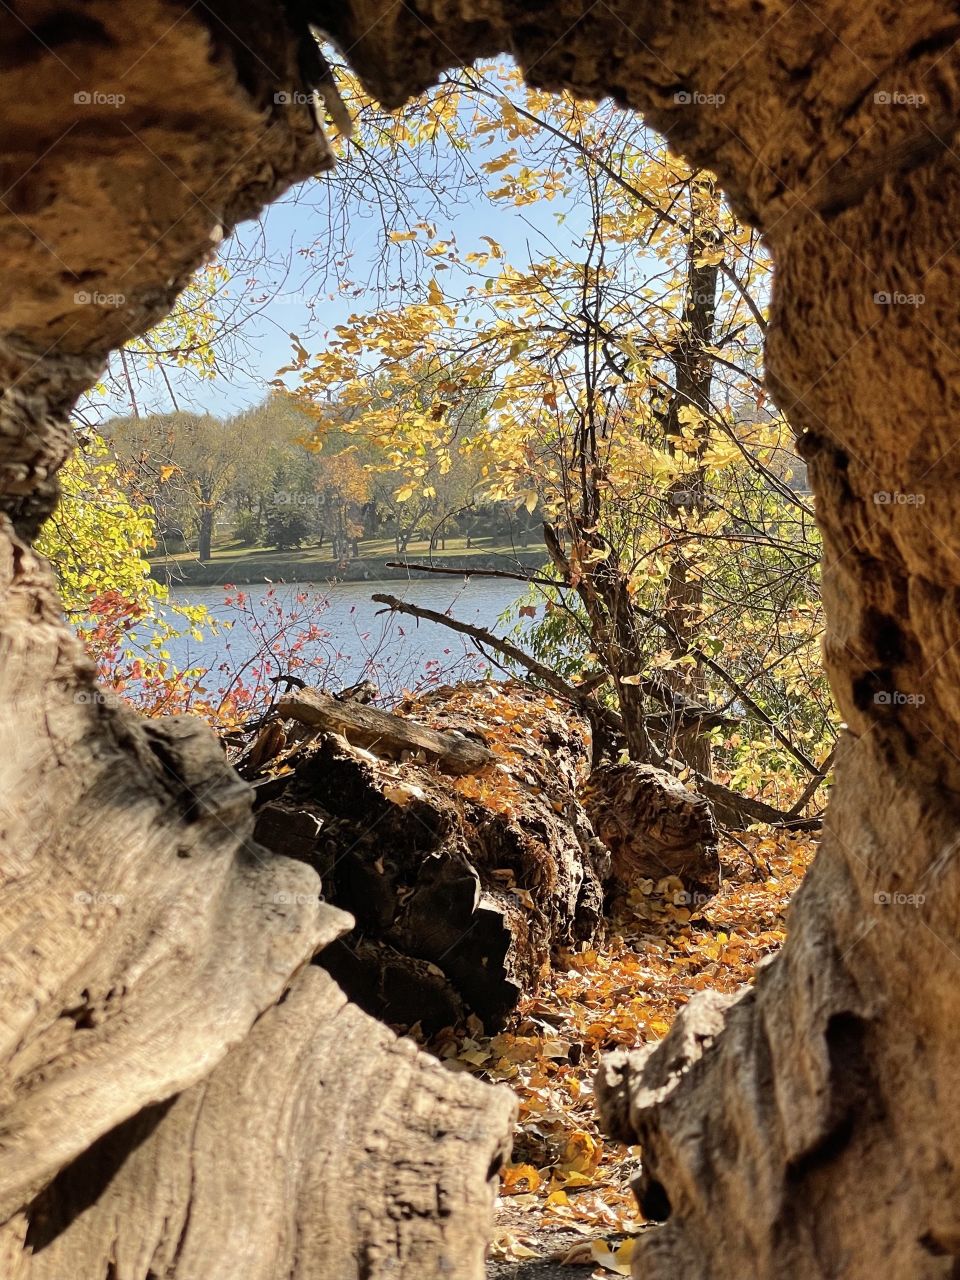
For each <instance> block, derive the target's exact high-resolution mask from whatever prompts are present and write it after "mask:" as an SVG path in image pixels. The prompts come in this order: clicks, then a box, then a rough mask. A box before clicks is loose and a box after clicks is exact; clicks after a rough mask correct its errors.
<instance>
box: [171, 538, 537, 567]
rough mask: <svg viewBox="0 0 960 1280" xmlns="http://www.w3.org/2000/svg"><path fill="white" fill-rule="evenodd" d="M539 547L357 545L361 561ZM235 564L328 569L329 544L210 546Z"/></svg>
mask: <svg viewBox="0 0 960 1280" xmlns="http://www.w3.org/2000/svg"><path fill="white" fill-rule="evenodd" d="M542 548H543V543H542V542H540V541H539V540H536V541H534V540H531V542H530V544H529V545H528V546H527V547H523V546H521V545H520V544H519V543H511V542H509V541H506V540H505V539H504V538H502V537H490V538H473V539H472V540H471V545H470V547H468V546H467V540H466V538H448V539H447V545H446V548H445V549H444V550H440V549H439V548H438V549H437V550H436V551H434V552H433V553H432V555H431V552H430V543H429V541H428V540H427V539H426V538H424V539H420V540H417V541H412V542H410V543H409V545H408V547H407V550H406V553H402V554H400V555H397V550H396V544H395V543H394V541H393V539H392V538H367V539H365V540H363V541H361V543H360V556H359V558H360V559H361V560H375V561H377V562H383V561H384V560H404V559H406V560H425V559H427V558H428V557H429V558H431V559H433V560H444V559H453V560H466V559H468V558H470V557H471V556H484V557H486V556H495V555H503V556H513V555H517V554H518V553H522V552H524V551H527V552H531V551H532V552H536V551H539V550H540V549H542ZM196 559H197V553H196V552H195V551H179V552H177V553H176V554H174V555H169V556H154V557H153V563H154V564H155V565H163V564H184V563H188V562H190V561H193V562H195V561H196ZM234 561H235V562H236V563H237V564H238V565H243V566H249V567H251V568H252V567H254V566H255V565H256V564H257V563H259V562H260V561H269V562H270V563H271V564H289V565H311V566H314V565H316V566H325V567H329V566H330V565H331V564H332V563H333V561H332V559H331V555H330V544H329V543H327V544H326V545H324V546H323V547H318V546H317V545H316V543H309V542H308V543H305V544H304V546H302V547H300V548H298V549H297V550H295V551H277V549H276V548H275V547H262V546H246V547H245V546H243V545H242V544H241V543H239V542H221V543H218V544H216V545H215V546H214V548H213V554H212V557H211V561H210V563H214V562H216V563H218V564H223V563H224V562H234Z"/></svg>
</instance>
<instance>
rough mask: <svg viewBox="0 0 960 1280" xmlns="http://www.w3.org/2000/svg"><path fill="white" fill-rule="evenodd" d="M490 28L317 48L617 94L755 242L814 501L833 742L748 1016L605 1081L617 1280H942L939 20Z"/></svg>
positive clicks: (361, 16) (954, 863) (843, 16)
mask: <svg viewBox="0 0 960 1280" xmlns="http://www.w3.org/2000/svg"><path fill="white" fill-rule="evenodd" d="M448 12H449V19H448V20H447V21H444V15H445V14H446V13H448ZM454 12H455V13H456V17H454ZM611 14H612V21H611ZM375 15H376V17H379V18H380V19H381V22H380V23H379V24H377V23H375V22H374V16H375ZM483 15H484V16H483V19H482V20H481V21H479V22H478V25H477V27H476V28H473V29H471V30H470V32H469V35H468V34H467V29H466V28H465V27H464V26H463V25H462V22H461V21H460V19H461V17H462V10H461V9H459V8H458V7H457V6H453V5H450V6H449V10H447V9H446V8H445V7H444V6H438V5H435V6H434V7H433V8H432V9H431V20H432V22H433V23H435V24H437V28H439V31H440V32H441V33H442V36H441V39H437V38H436V37H435V35H434V30H433V29H431V28H430V27H429V26H428V27H422V26H421V25H419V24H418V22H417V20H416V19H415V18H414V17H413V16H412V15H411V16H408V10H407V9H402V10H389V11H388V6H387V3H386V0H364V3H362V4H361V3H360V0H355V2H354V3H353V4H352V5H350V6H349V7H347V8H346V9H345V10H343V12H342V15H341V16H340V18H339V19H338V20H337V21H336V22H335V23H334V24H333V25H334V27H335V31H334V34H335V35H336V37H337V38H338V39H340V40H341V41H343V43H344V44H345V45H346V44H349V45H350V47H351V56H352V58H353V60H354V63H355V65H357V66H358V67H360V68H361V69H362V70H363V73H364V77H365V82H366V84H367V87H368V88H369V89H371V90H372V91H374V92H377V93H379V94H380V96H381V97H383V98H385V99H386V100H387V101H388V102H394V103H397V102H399V100H400V99H401V98H402V97H403V94H404V93H405V92H406V91H408V90H416V89H418V88H419V87H420V86H421V85H422V84H423V83H424V82H425V81H426V80H428V79H430V78H431V77H432V75H433V74H435V73H436V71H437V70H439V68H440V67H442V66H445V65H446V64H447V62H448V61H449V59H450V58H451V52H450V50H451V48H452V49H453V51H454V53H455V54H456V56H457V58H458V59H460V58H463V59H467V58H468V57H469V56H470V55H471V54H472V53H474V52H477V51H481V50H482V51H485V52H489V51H490V50H491V49H493V48H496V47H498V46H499V45H501V44H502V43H503V42H504V41H509V42H510V45H511V48H513V49H514V50H515V51H516V53H517V56H518V60H519V62H520V65H521V67H522V66H523V65H524V63H525V62H528V63H529V64H530V65H531V67H533V68H534V75H535V78H536V83H537V84H538V86H540V87H547V88H560V87H566V88H569V89H572V90H573V91H575V92H579V93H581V94H583V95H585V96H587V97H590V98H594V99H595V98H597V97H600V96H602V94H603V92H604V91H605V90H608V89H610V90H613V91H614V92H615V93H617V94H619V95H622V97H623V98H624V99H625V100H627V101H629V102H631V103H633V105H636V106H639V107H641V108H643V109H644V110H645V111H646V113H647V118H648V119H649V121H650V123H651V124H653V125H655V126H657V127H659V128H661V129H664V130H665V131H667V132H668V134H669V136H670V140H671V143H672V145H674V146H678V147H680V148H681V149H682V150H683V151H684V152H685V154H686V155H687V156H688V158H689V159H690V160H691V161H692V162H693V163H694V164H698V165H702V166H704V167H706V168H709V169H711V170H713V171H714V172H716V173H717V174H718V177H719V179H720V181H721V182H722V183H723V184H724V185H725V187H726V189H727V191H728V193H729V194H730V196H731V197H732V199H733V201H734V203H735V206H736V208H737V210H738V212H739V213H740V214H741V215H742V216H743V217H744V218H745V219H746V220H748V221H751V222H753V223H754V224H755V225H757V226H759V227H760V228H761V229H764V230H766V232H767V235H768V242H769V244H770V246H771V247H772V249H773V252H774V255H775V259H776V267H777V277H776V292H775V298H774V307H773V313H772V315H771V318H770V322H769V329H768V334H767V354H768V381H769V383H770V386H771V389H772V390H773V392H774V395H775V398H776V400H777V402H778V404H779V405H780V407H781V408H782V409H783V410H784V411H785V412H786V413H787V415H788V416H789V417H790V419H791V421H792V422H793V424H794V426H795V428H796V430H797V432H798V434H799V436H800V439H801V449H802V452H803V455H804V457H805V459H806V461H807V463H808V465H809V468H810V476H811V481H812V484H813V488H814V491H815V493H816V495H817V513H818V518H819V520H820V522H821V526H822V528H823V533H824V540H825V574H824V598H825V603H826V608H827V620H828V627H827V637H826V644H825V651H826V658H827V663H828V667H829V671H830V675H831V680H832V683H833V687H834V691H835V693H836V696H837V698H838V701H839V703H840V707H841V712H842V714H843V716H844V718H845V720H846V722H847V724H848V726H849V729H848V731H847V735H846V737H847V741H846V743H845V745H844V747H843V749H842V750H841V752H840V753H839V757H840V758H839V763H838V767H837V782H836V786H835V788H834V792H833V801H832V809H831V816H830V819H829V821H828V824H827V829H826V832H825V838H824V843H823V847H822V849H821V852H820V855H819V857H818V859H817V862H816V863H815V865H814V868H813V870H812V871H811V873H810V876H809V877H808V880H807V883H806V884H805V885H804V888H803V890H802V891H801V893H800V894H799V896H798V900H797V902H796V904H795V905H794V908H793V913H792V918H791V933H790V937H789V939H788V941H787V944H786V947H785V948H784V951H783V954H782V955H781V956H780V957H779V958H778V959H777V960H776V961H775V962H774V963H773V964H771V965H769V966H768V967H766V968H765V969H764V970H763V971H762V974H761V976H760V978H759V979H758V981H757V983H756V985H755V988H754V989H752V990H751V991H750V992H749V993H748V994H746V995H745V996H743V997H741V998H740V999H738V1000H734V1001H733V1002H732V1003H729V1004H727V1003H725V1002H713V1005H712V1007H708V1008H707V1009H704V1008H703V1005H702V1004H700V1003H699V1002H695V1003H694V1005H693V1006H692V1007H691V1008H690V1010H689V1012H688V1013H686V1014H685V1015H682V1016H681V1018H680V1020H679V1022H678V1024H677V1026H676V1027H675V1029H674V1031H673V1032H672V1033H671V1035H670V1036H669V1037H668V1039H667V1041H666V1042H664V1044H663V1045H662V1047H660V1048H659V1049H656V1050H654V1051H653V1053H652V1055H651V1056H650V1057H649V1058H648V1060H647V1061H646V1062H645V1063H641V1064H638V1065H637V1066H635V1067H632V1068H631V1069H630V1070H629V1071H627V1072H626V1075H625V1078H624V1079H623V1080H621V1081H620V1082H614V1083H613V1084H612V1087H611V1082H610V1081H608V1082H607V1085H606V1086H605V1088H606V1097H607V1098H608V1100H609V1106H610V1115H611V1118H613V1119H615V1120H616V1122H617V1124H618V1127H619V1128H620V1130H621V1132H622V1133H623V1134H624V1136H630V1135H635V1134H638V1133H639V1134H640V1135H641V1137H642V1140H643V1144H644V1160H645V1167H646V1172H645V1178H646V1187H647V1191H646V1195H645V1202H646V1204H647V1207H648V1209H649V1210H650V1212H651V1214H652V1215H655V1216H657V1217H664V1216H669V1221H668V1223H667V1225H666V1226H665V1227H664V1228H662V1229H661V1230H659V1231H650V1232H647V1233H645V1234H644V1235H643V1236H641V1238H640V1241H639V1244H638V1247H637V1249H636V1250H635V1253H634V1263H633V1270H634V1275H635V1277H637V1278H638V1280H640V1278H643V1280H675V1277H677V1276H679V1275H682V1276H684V1277H685V1280H699V1278H700V1277H703V1278H704V1280H706V1278H707V1277H709V1278H710V1280H715V1278H716V1277H718V1276H726V1275H737V1276H743V1277H745V1278H746V1277H750V1278H753V1277H756V1278H758V1280H759V1278H761V1277H762V1278H764V1280H766V1278H767V1277H770V1278H772V1277H797V1280H800V1278H801V1277H802V1278H803V1280H816V1278H817V1277H824V1278H826V1277H836V1276H843V1277H844V1278H845V1280H858V1278H859V1277H864V1278H866V1277H878V1276H882V1277H891V1278H894V1277H896V1278H897V1280H899V1277H902V1276H911V1277H919V1278H920V1280H926V1278H927V1277H930V1278H933V1277H938V1278H945V1277H948V1276H950V1275H954V1274H956V1272H957V1269H958V1267H960V1128H958V1125H957V1123H956V1122H955V1121H954V1120H953V1118H952V1110H951V1108H950V1106H949V1103H948V1102H947V1101H946V1100H947V1099H948V1098H949V1097H950V1096H951V1090H952V1088H953V1085H954V1083H955V1080H956V1078H957V1076H958V1074H960V1021H958V1017H957V1014H956V1013H955V1011H954V1008H953V1005H954V1003H955V1001H956V992H957V991H958V990H960V987H958V984H957V982H956V981H955V977H954V974H953V969H952V966H953V965H954V963H955V957H954V952H955V950H956V947H955V940H956V936H957V929H958V925H957V920H956V911H955V909H954V905H953V904H955V902H956V901H957V899H958V897H960V859H958V858H957V857H956V856H955V850H956V847H957V839H958V824H960V801H958V800H957V796H958V795H960V765H958V763H957V761H958V759H960V695H958V690H960V656H958V655H960V622H958V613H957V609H956V602H957V599H958V598H960V533H958V530H960V516H958V514H957V501H958V499H957V495H958V494H960V453H958V451H957V449H956V415H955V402H956V400H957V399H958V397H960V363H958V358H957V355H956V352H957V351H958V350H960V319H958V314H957V308H956V280H957V278H958V277H960V253H958V248H957V242H956V226H955V222H956V219H955V218H954V216H953V213H952V210H953V208H954V207H955V205H956V204H957V202H960V165H958V164H957V162H956V158H955V155H954V131H953V121H954V120H955V118H956V113H957V109H958V106H960V91H958V90H957V87H956V86H957V84H958V83H960V75H958V72H960V45H958V43H957V39H956V18H955V14H954V12H953V9H952V7H951V6H949V5H946V4H943V3H937V2H932V3H930V4H929V5H922V6H919V7H917V6H894V5H888V4H883V5H879V6H873V7H871V6H867V5H866V4H863V3H854V4H852V5H851V4H849V3H843V4H842V3H840V0H829V2H828V3H827V4H825V5H821V6H818V7H817V9H816V10H815V11H814V9H812V8H811V7H809V6H807V5H796V6H793V7H792V8H790V7H788V8H775V7H774V6H772V5H771V6H761V7H759V8H758V7H757V6H756V5H752V4H746V3H743V4H739V3H737V4H733V5H730V4H723V5H721V4H718V3H713V2H712V0H702V2H699V3H698V2H696V0H692V2H691V3H687V4H683V5H680V6H676V7H674V8H673V9H666V10H665V9H664V8H663V7H662V6H655V5H653V4H652V3H646V2H642V3H640V4H639V5H638V4H636V3H634V2H631V3H629V4H628V3H627V0H613V3H612V5H611V6H610V8H609V9H608V8H604V9H602V10H599V9H594V10H590V9H589V8H588V6H587V5H585V4H584V3H582V2H580V0H578V2H577V3H573V2H572V0H571V2H570V3H566V2H565V0H560V2H559V3H557V4H556V5H553V6H550V8H549V9H545V8H541V9H538V11H537V21H536V23H535V22H533V21H532V20H531V18H530V16H529V11H528V10H524V11H523V16H522V17H521V16H520V6H519V4H514V3H510V0H503V3H502V4H496V3H491V4H490V5H487V6H484V9H483ZM514 24H515V25H514ZM614 31H615V33H616V34H615V35H614V34H612V32H614ZM441 41H442V43H443V47H442V48H441ZM448 41H449V42H451V43H449V44H448V43H447V42H448ZM731 68H737V73H736V75H731ZM674 85H679V86H680V88H679V89H677V90H676V91H675V90H674V89H673V86H674ZM664 86H667V87H666V88H665V87H664ZM694 91H696V92H694ZM617 1070H618V1071H621V1070H623V1068H622V1066H621V1067H618V1068H617Z"/></svg>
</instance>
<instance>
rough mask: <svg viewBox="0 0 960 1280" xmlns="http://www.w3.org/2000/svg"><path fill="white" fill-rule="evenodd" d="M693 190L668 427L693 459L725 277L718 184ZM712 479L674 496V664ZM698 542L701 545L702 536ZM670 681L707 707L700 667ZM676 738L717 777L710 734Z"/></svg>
mask: <svg viewBox="0 0 960 1280" xmlns="http://www.w3.org/2000/svg"><path fill="white" fill-rule="evenodd" d="M691 188H692V194H693V203H694V211H693V213H692V214H691V218H692V225H691V229H690V243H689V259H688V263H687V288H686V296H685V298H684V306H683V323H682V327H681V331H680V336H679V339H678V341H677V344H676V347H675V348H674V352H673V376H674V393H673V397H672V399H671V402H670V407H669V410H668V413H667V421H666V424H665V427H666V436H667V444H668V446H670V447H671V448H672V449H673V452H674V455H675V456H679V457H680V458H681V459H682V458H683V457H685V456H686V455H685V454H684V453H683V452H682V451H680V450H678V449H677V447H676V445H677V442H678V440H679V437H680V435H681V432H682V427H683V417H684V415H683V410H685V409H688V410H693V411H694V412H695V413H697V414H698V415H701V416H703V417H705V416H706V415H708V414H710V413H711V411H712V406H711V404H710V385H711V382H712V381H713V360H712V358H711V356H710V355H709V353H708V348H709V346H710V343H711V342H712V341H713V328H714V319H715V315H716V309H717V280H718V277H719V273H720V268H719V266H718V264H717V263H716V262H712V261H710V260H709V259H707V260H706V261H704V255H705V254H709V253H710V252H711V251H716V249H717V242H718V239H719V237H718V233H717V225H716V218H715V217H714V216H712V215H711V213H710V212H706V211H703V210H701V209H699V208H697V207H696V206H697V202H698V199H701V198H702V199H703V201H704V202H705V203H707V204H708V206H709V207H710V209H713V208H714V207H715V206H716V203H717V199H718V197H717V196H716V193H715V192H714V186H713V182H712V180H709V179H704V178H701V179H699V180H697V179H694V180H693V181H692V182H691ZM696 430H697V435H698V437H699V439H700V441H701V445H700V450H699V454H698V455H697V456H698V457H700V456H702V453H703V450H704V449H705V448H706V445H707V443H708V441H709V427H707V426H700V427H698V428H697V429H696ZM705 481H706V477H705V473H704V469H703V467H702V466H701V465H700V464H699V462H698V461H696V462H695V464H694V465H693V466H692V467H689V466H688V469H687V470H685V471H684V472H682V473H681V474H680V475H679V476H678V477H677V479H676V480H675V481H674V482H673V484H672V485H671V486H670V488H669V490H668V492H667V499H668V503H669V507H670V514H671V515H672V523H673V525H674V527H675V528H676V530H677V536H676V538H675V549H674V551H673V554H672V556H671V560H670V570H669V575H668V579H667V596H666V607H665V617H666V620H667V622H668V623H669V624H670V626H671V628H672V630H673V635H674V637H675V638H674V639H673V640H672V642H671V656H672V657H673V658H674V660H677V659H680V658H684V657H687V656H689V652H690V647H691V645H693V643H694V640H695V636H696V633H697V630H698V628H699V624H700V619H701V616H702V613H703V583H702V581H701V579H700V576H699V575H698V574H697V573H691V572H690V569H689V565H688V561H687V556H686V550H685V547H684V540H683V536H682V533H683V530H684V528H685V526H686V521H687V517H692V518H693V519H694V521H696V520H698V519H699V518H701V517H702V516H703V514H704V512H705V510H706V492H705ZM693 537H694V539H696V532H694V534H693ZM666 679H667V680H668V681H669V683H670V684H671V685H672V686H673V687H674V688H675V689H676V690H677V691H678V692H679V693H681V694H682V695H684V696H685V697H687V698H692V699H695V700H696V701H698V702H704V703H705V702H706V693H707V680H706V675H705V673H704V671H703V670H702V669H701V668H699V667H694V668H692V669H691V668H690V667H688V666H675V667H672V668H670V669H669V670H668V671H667V672H666ZM670 737H671V739H672V741H671V743H670V754H671V755H675V756H676V758H677V759H678V760H682V761H683V762H684V763H685V764H687V765H689V766H690V768H691V769H695V770H696V771H697V773H700V774H703V775H704V776H705V777H707V778H711V777H713V751H712V749H711V745H710V737H709V734H708V733H706V732H704V730H703V729H702V728H700V727H699V726H697V725H695V724H694V725H691V724H689V723H685V722H683V721H682V720H681V721H678V723H677V724H676V725H675V726H674V728H673V731H672V733H671V735H670Z"/></svg>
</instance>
